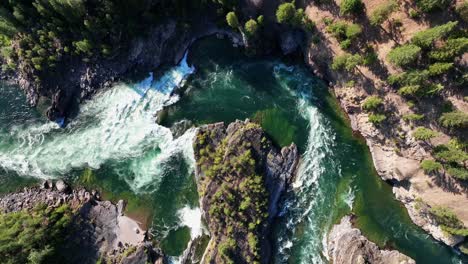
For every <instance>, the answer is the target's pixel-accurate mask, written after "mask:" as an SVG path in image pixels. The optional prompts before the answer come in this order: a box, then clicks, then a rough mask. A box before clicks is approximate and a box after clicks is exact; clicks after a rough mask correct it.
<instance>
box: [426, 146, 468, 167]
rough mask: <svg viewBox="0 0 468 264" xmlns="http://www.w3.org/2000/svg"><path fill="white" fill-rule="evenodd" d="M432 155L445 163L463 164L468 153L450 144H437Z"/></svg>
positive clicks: (467, 157)
mask: <svg viewBox="0 0 468 264" xmlns="http://www.w3.org/2000/svg"><path fill="white" fill-rule="evenodd" d="M434 157H435V158H436V159H438V160H442V161H444V162H447V163H452V164H460V165H463V164H464V163H465V162H466V161H467V160H468V154H467V153H466V152H464V151H463V150H461V149H457V148H454V147H452V146H450V145H438V146H436V147H435V148H434Z"/></svg>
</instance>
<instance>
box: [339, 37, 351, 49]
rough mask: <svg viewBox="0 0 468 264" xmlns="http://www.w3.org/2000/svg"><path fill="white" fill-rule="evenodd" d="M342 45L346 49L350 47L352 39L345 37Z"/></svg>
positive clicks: (341, 42)
mask: <svg viewBox="0 0 468 264" xmlns="http://www.w3.org/2000/svg"><path fill="white" fill-rule="evenodd" d="M340 47H341V48H342V49H344V50H346V49H349V48H350V47H351V40H349V39H345V40H343V41H340Z"/></svg>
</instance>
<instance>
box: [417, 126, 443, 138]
mask: <svg viewBox="0 0 468 264" xmlns="http://www.w3.org/2000/svg"><path fill="white" fill-rule="evenodd" d="M438 135H439V133H437V132H436V131H434V130H432V129H429V128H425V127H418V128H416V130H415V131H414V132H413V137H414V138H415V139H416V140H423V141H427V140H429V139H431V138H435V137H437V136H438Z"/></svg>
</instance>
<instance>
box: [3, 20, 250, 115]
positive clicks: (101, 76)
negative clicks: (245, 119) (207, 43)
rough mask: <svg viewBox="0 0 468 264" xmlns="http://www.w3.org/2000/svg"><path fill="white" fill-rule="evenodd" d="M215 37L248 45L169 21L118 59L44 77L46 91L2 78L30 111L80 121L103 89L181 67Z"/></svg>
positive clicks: (203, 26) (216, 30) (201, 26)
mask: <svg viewBox="0 0 468 264" xmlns="http://www.w3.org/2000/svg"><path fill="white" fill-rule="evenodd" d="M215 34H219V35H226V36H228V37H229V38H231V40H232V41H233V43H237V44H238V45H242V37H241V36H240V34H238V33H234V32H232V31H229V30H225V29H222V28H220V27H218V26H217V25H216V24H215V23H213V22H211V21H209V19H208V20H201V21H199V22H197V23H195V24H194V25H193V28H192V30H190V31H188V30H184V29H181V28H180V25H178V23H177V21H175V20H172V19H168V20H166V21H164V22H162V23H161V24H159V25H157V26H155V27H154V28H152V29H149V30H148V33H147V34H146V35H145V36H142V37H138V38H136V39H134V40H132V41H131V42H130V43H129V44H128V45H129V47H128V49H125V50H122V51H121V52H120V53H119V55H118V56H113V57H111V58H102V60H98V61H92V62H84V61H82V60H79V59H78V60H73V61H67V62H64V64H65V65H63V66H62V67H60V70H59V72H56V73H53V74H51V75H50V76H49V75H47V76H44V80H42V82H41V85H40V86H38V85H37V84H35V81H34V80H32V79H30V78H28V76H22V75H21V74H18V73H13V74H11V73H10V74H5V73H3V72H2V73H1V75H0V78H1V79H2V80H4V81H6V82H8V83H10V84H15V85H18V86H19V88H20V89H21V90H23V91H24V93H25V95H26V97H27V101H28V103H29V104H30V105H32V106H37V105H40V106H41V108H44V109H47V110H46V112H45V115H46V116H47V117H48V118H49V119H50V120H52V121H59V120H62V119H65V118H67V117H68V116H73V115H75V114H76V111H77V109H78V107H79V104H80V102H81V101H83V100H86V99H88V98H89V97H90V96H92V95H94V94H95V93H96V92H97V91H99V90H101V89H104V88H108V87H110V86H111V85H113V84H115V83H117V82H119V81H123V80H127V79H133V78H134V77H135V76H139V75H142V74H147V73H148V72H152V71H154V70H155V69H158V68H160V67H161V66H163V65H168V66H171V65H175V64H177V63H178V62H179V61H180V60H181V59H182V58H183V56H184V53H185V52H186V51H187V49H188V47H189V46H190V45H191V44H192V43H193V42H195V41H196V40H198V39H200V38H203V37H206V36H210V35H215Z"/></svg>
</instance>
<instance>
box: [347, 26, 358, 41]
mask: <svg viewBox="0 0 468 264" xmlns="http://www.w3.org/2000/svg"><path fill="white" fill-rule="evenodd" d="M361 32H362V29H361V26H360V25H358V24H354V23H351V24H348V25H347V27H346V33H345V34H346V38H347V39H350V40H353V39H355V38H357V37H358V36H359V35H360V34H361Z"/></svg>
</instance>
